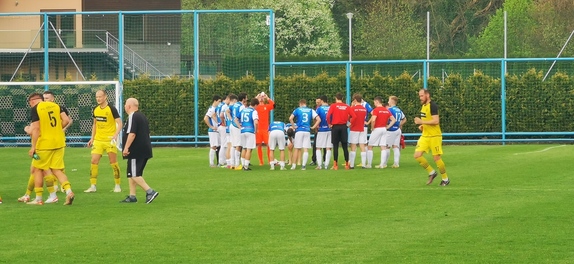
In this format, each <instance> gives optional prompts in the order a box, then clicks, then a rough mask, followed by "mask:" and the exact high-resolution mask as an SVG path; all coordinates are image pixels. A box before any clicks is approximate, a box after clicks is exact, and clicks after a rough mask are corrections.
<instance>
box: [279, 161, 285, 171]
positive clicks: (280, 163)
mask: <svg viewBox="0 0 574 264" xmlns="http://www.w3.org/2000/svg"><path fill="white" fill-rule="evenodd" d="M279 166H281V169H284V168H285V161H279Z"/></svg>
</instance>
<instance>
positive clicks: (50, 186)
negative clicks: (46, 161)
mask: <svg viewBox="0 0 574 264" xmlns="http://www.w3.org/2000/svg"><path fill="white" fill-rule="evenodd" d="M55 180H56V176H54V175H48V176H46V177H44V182H46V189H48V192H49V193H53V192H55V191H56V190H54V181H55Z"/></svg>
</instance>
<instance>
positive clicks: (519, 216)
mask: <svg viewBox="0 0 574 264" xmlns="http://www.w3.org/2000/svg"><path fill="white" fill-rule="evenodd" d="M27 151H28V149H27V148H4V149H2V150H1V151H0V159H1V160H2V165H3V166H2V172H1V174H0V195H2V199H3V201H4V204H2V205H0V219H1V220H2V225H1V228H0V234H1V240H0V241H1V247H2V249H1V250H0V262H5V263H46V262H49V261H51V262H54V261H56V262H61V263H151V262H155V263H573V262H574V251H573V250H572V246H573V245H574V229H573V228H572V227H573V224H574V220H573V219H574V206H572V200H573V198H574V188H573V187H572V183H573V180H574V173H572V171H573V170H572V169H571V167H570V166H569V165H568V164H571V163H570V162H572V157H573V156H574V146H572V145H535V144H532V145H508V146H446V147H445V155H444V161H445V163H446V166H447V170H448V173H449V176H450V179H451V185H450V186H447V187H439V186H438V183H439V182H440V179H439V178H437V180H435V182H434V183H433V184H432V185H430V186H427V185H425V183H426V180H427V177H426V172H425V171H424V170H423V169H422V168H420V167H419V166H418V165H417V164H416V163H415V161H414V160H413V158H412V153H413V147H412V146H409V147H407V149H405V150H404V151H403V155H402V161H401V167H400V168H399V169H390V168H387V169H370V170H363V169H355V170H349V171H346V170H339V171H327V170H321V171H316V170H314V169H308V170H307V171H301V170H296V171H269V170H268V169H269V167H268V166H264V167H259V166H253V170H252V171H250V172H244V171H231V170H226V169H214V168H209V166H208V165H207V163H208V162H207V153H208V150H207V149H206V148H199V149H197V148H155V149H154V155H155V157H154V158H153V159H152V160H150V162H149V163H148V166H147V168H146V170H145V174H144V176H145V178H146V180H147V181H148V183H149V184H150V185H151V186H152V187H153V188H155V189H156V190H157V191H159V192H160V195H159V197H158V198H157V199H156V200H155V201H154V202H153V203H152V204H145V203H143V201H145V198H144V192H143V191H142V190H141V189H138V198H139V200H140V202H139V203H137V204H120V203H119V201H120V200H121V199H123V198H124V197H125V195H127V190H128V186H127V180H125V178H122V179H123V182H122V188H123V189H124V192H123V193H121V194H117V193H112V192H110V191H111V189H112V188H113V179H112V176H111V168H110V167H109V165H107V163H108V162H107V157H103V159H102V163H101V164H103V166H100V178H99V182H98V193H89V194H86V193H83V192H82V191H83V190H84V189H86V188H87V187H89V180H88V179H89V176H88V175H89V174H88V171H89V160H90V154H89V152H90V150H89V149H87V148H68V149H67V150H66V168H67V172H68V176H69V178H70V181H71V183H72V187H73V189H74V190H75V193H76V200H75V202H74V204H73V205H72V206H63V205H62V201H63V199H64V195H63V194H62V193H60V194H59V196H60V203H59V204H51V205H44V206H32V205H25V204H21V203H18V202H16V199H17V198H18V197H19V196H21V195H22V194H23V193H24V190H25V186H26V182H27V178H28V176H29V175H28V170H29V165H30V159H29V158H28V157H27ZM341 156H342V153H341ZM427 157H428V156H427ZM428 158H429V160H430V159H431V158H430V157H428ZM340 159H342V157H340ZM256 160H257V157H256V155H254V157H253V159H252V161H253V163H258V162H257V161H256ZM375 160H378V155H376V157H375ZM375 164H378V162H376V163H375ZM121 165H122V170H124V171H122V177H124V176H123V175H125V164H124V162H121ZM433 165H434V164H433ZM44 196H45V197H46V196H47V193H45V195H44Z"/></svg>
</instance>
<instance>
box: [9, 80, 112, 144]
mask: <svg viewBox="0 0 574 264" xmlns="http://www.w3.org/2000/svg"><path fill="white" fill-rule="evenodd" d="M46 90H50V91H51V92H52V93H54V97H55V103H57V104H59V105H61V106H64V107H66V108H67V109H68V111H69V113H70V118H71V119H72V125H71V126H70V127H69V128H68V129H67V131H66V141H67V145H69V146H78V145H83V144H85V142H87V141H88V140H89V138H90V137H91V133H92V125H93V117H92V111H93V109H94V107H96V106H97V102H96V99H95V98H96V96H95V93H96V91H98V90H104V91H105V92H106V95H107V97H108V103H109V104H110V105H112V106H114V107H116V108H117V110H118V113H119V114H120V117H122V111H123V104H122V100H123V97H122V87H121V84H120V82H119V81H71V82H0V147H15V146H27V145H29V144H30V137H29V136H28V135H27V134H26V133H25V132H24V127H25V126H27V125H28V124H29V123H30V106H29V105H28V102H27V100H26V99H27V97H28V95H30V94H31V93H34V92H38V93H43V92H44V91H46Z"/></svg>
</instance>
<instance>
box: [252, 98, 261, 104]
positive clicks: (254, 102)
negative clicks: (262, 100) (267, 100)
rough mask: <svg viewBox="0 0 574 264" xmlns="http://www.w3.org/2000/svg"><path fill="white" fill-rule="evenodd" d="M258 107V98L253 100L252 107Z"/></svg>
mask: <svg viewBox="0 0 574 264" xmlns="http://www.w3.org/2000/svg"><path fill="white" fill-rule="evenodd" d="M256 105H259V99H257V98H253V99H251V106H256Z"/></svg>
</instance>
